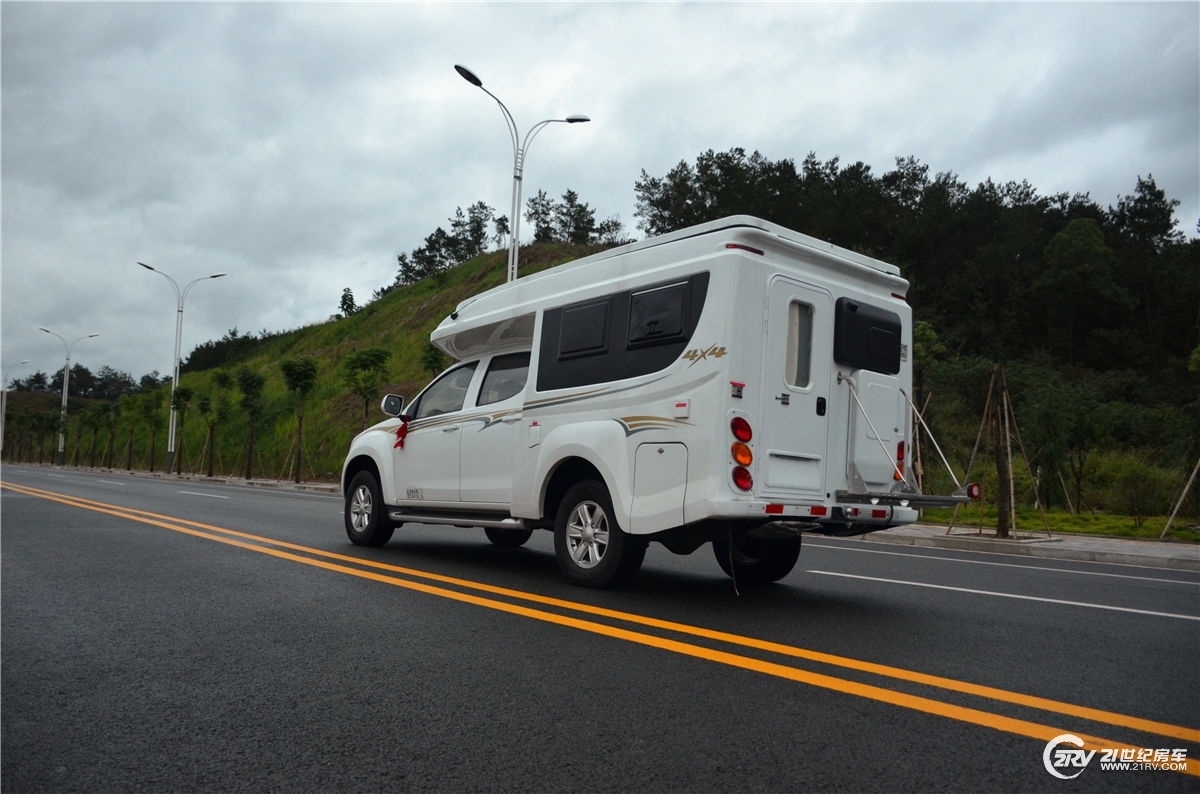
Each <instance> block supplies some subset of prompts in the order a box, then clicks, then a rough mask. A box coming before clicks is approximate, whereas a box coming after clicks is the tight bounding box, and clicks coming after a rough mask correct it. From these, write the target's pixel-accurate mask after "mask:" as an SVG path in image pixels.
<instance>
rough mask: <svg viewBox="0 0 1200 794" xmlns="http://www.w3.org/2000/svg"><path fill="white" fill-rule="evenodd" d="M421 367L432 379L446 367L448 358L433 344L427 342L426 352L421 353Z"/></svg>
mask: <svg viewBox="0 0 1200 794" xmlns="http://www.w3.org/2000/svg"><path fill="white" fill-rule="evenodd" d="M421 366H422V367H423V368H424V369H425V371H426V372H428V373H429V376H430V377H433V376H434V375H436V374H438V373H439V372H441V371H442V370H443V369H444V368H445V367H446V357H445V356H444V355H443V354H442V351H440V350H438V349H437V347H436V346H434V344H433V342H430V341H428V340H426V341H425V350H424V352H423V353H421Z"/></svg>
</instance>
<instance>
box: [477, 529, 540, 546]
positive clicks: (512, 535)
mask: <svg viewBox="0 0 1200 794" xmlns="http://www.w3.org/2000/svg"><path fill="white" fill-rule="evenodd" d="M483 531H484V534H486V535H487V539H488V540H490V541H491V542H492V543H494V544H496V545H497V546H503V547H504V548H506V549H515V548H516V547H517V546H524V545H525V541H527V540H529V539H530V538H531V537H533V530H532V529H496V528H494V527H484V530H483Z"/></svg>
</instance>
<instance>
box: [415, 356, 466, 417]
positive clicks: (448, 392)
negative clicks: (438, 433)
mask: <svg viewBox="0 0 1200 794" xmlns="http://www.w3.org/2000/svg"><path fill="white" fill-rule="evenodd" d="M478 363H479V362H477V361H472V362H471V363H469V364H464V365H462V366H461V367H457V368H455V369H452V370H450V371H449V372H447V373H446V374H445V375H442V377H441V378H439V379H438V380H436V381H434V382H433V383H432V384H430V386H429V388H427V389H426V390H425V393H424V394H422V395H421V398H420V400H419V401H418V402H417V409H416V412H415V413H414V415H413V418H414V419H424V418H426V417H429V416H437V415H438V414H448V413H452V412H454V411H461V410H462V407H463V401H464V400H466V397H467V389H468V388H469V387H470V386H471V378H472V377H473V376H474V375H475V365H476V364H478Z"/></svg>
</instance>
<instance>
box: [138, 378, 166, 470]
mask: <svg viewBox="0 0 1200 794" xmlns="http://www.w3.org/2000/svg"><path fill="white" fill-rule="evenodd" d="M162 403H163V393H162V391H161V390H155V391H149V392H143V393H142V394H140V395H139V396H138V415H139V416H140V417H141V420H142V423H143V424H145V425H146V428H147V429H148V430H149V431H150V471H154V455H155V448H156V446H157V441H158V427H159V425H160V424H161V423H162Z"/></svg>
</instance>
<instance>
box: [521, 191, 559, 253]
mask: <svg viewBox="0 0 1200 794" xmlns="http://www.w3.org/2000/svg"><path fill="white" fill-rule="evenodd" d="M525 220H527V221H529V222H530V223H532V224H533V241H534V242H535V243H549V242H554V202H553V201H551V200H550V197H549V196H547V195H546V191H544V190H539V191H538V192H537V195H536V196H534V197H533V198H531V199H529V200H528V201H527V202H525ZM520 244H521V241H520V240H518V241H517V245H520Z"/></svg>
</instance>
